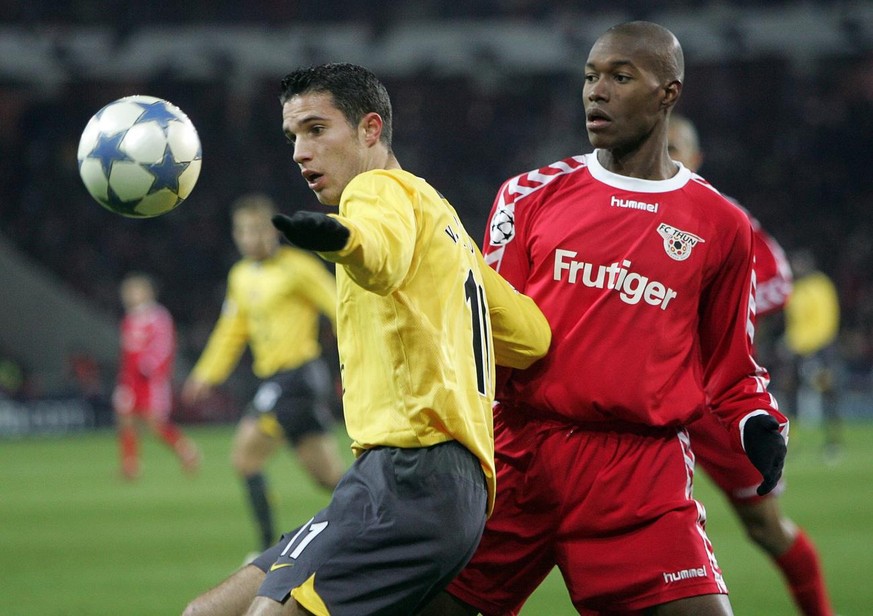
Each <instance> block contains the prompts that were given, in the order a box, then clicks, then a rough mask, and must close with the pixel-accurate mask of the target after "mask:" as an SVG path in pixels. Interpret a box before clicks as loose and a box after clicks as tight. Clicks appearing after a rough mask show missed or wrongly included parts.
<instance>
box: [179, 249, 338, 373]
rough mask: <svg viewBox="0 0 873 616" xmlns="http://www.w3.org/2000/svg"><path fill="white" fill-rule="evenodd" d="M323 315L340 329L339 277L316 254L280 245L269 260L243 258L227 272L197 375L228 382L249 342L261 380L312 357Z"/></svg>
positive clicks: (316, 352) (317, 351) (254, 368)
mask: <svg viewBox="0 0 873 616" xmlns="http://www.w3.org/2000/svg"><path fill="white" fill-rule="evenodd" d="M320 314H324V315H325V316H326V317H327V318H328V319H329V320H330V323H331V326H332V327H334V328H336V281H335V279H334V277H333V275H332V274H331V273H330V272H329V271H328V270H327V268H326V267H325V266H324V263H323V262H321V261H319V259H318V258H316V257H315V256H314V255H312V254H311V253H309V252H304V251H302V250H300V249H297V248H293V247H290V246H279V248H278V249H277V250H276V252H275V253H274V254H273V255H272V256H271V257H269V258H267V259H264V260H261V261H257V260H254V259H242V260H240V261H238V262H237V263H236V264H235V265H234V266H233V267H232V268H231V270H230V272H229V274H228V277H227V293H226V296H225V300H224V304H223V305H222V309H221V315H220V316H219V318H218V322H217V323H216V324H215V328H214V329H213V331H212V333H211V334H210V336H209V341H208V342H207V344H206V348H205V349H204V350H203V353H202V355H201V356H200V359H199V360H198V361H197V364H196V365H195V366H194V369H193V375H194V377H195V378H197V379H199V380H202V381H205V382H207V383H211V384H218V383H222V382H224V381H225V380H226V379H227V377H228V376H229V375H230V373H231V371H232V370H233V369H234V368H235V367H236V365H237V363H238V362H239V359H240V357H241V356H242V354H243V351H245V348H246V345H248V346H249V347H250V348H251V352H252V371H253V372H254V373H255V375H257V376H258V377H260V378H267V377H270V376H272V375H274V374H276V373H277V372H282V371H285V370H292V369H294V368H296V367H298V366H300V365H302V364H304V363H306V362H308V361H311V360H313V359H315V358H316V357H318V356H319V355H320V354H321V345H320V343H319V337H318V327H319V315H320Z"/></svg>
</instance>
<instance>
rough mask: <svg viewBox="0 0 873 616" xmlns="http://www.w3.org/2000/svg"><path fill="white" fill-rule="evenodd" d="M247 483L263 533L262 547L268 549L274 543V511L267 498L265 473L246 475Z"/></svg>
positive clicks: (250, 499)
mask: <svg viewBox="0 0 873 616" xmlns="http://www.w3.org/2000/svg"><path fill="white" fill-rule="evenodd" d="M245 484H246V489H247V490H248V493H249V503H251V506H252V513H253V514H254V516H255V521H256V522H257V524H258V529H259V530H260V533H261V547H262V548H263V549H264V550H266V549H267V548H269V547H270V546H271V545H273V512H272V510H271V509H270V501H269V499H268V498H267V480H266V479H265V478H264V475H263V473H256V474H254V475H249V476H248V477H246V478H245Z"/></svg>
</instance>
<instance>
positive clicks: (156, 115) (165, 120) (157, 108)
mask: <svg viewBox="0 0 873 616" xmlns="http://www.w3.org/2000/svg"><path fill="white" fill-rule="evenodd" d="M137 105H138V106H140V107H142V110H143V111H142V115H140V116H139V117H138V118H137V119H136V121H137V123H142V122H154V123H155V124H157V125H158V126H160V127H161V128H162V129H164V132H165V133H166V132H167V127H168V126H169V125H170V122H173V121H174V120H178V118H177V117H176V116H175V114H173V113H171V112H170V110H169V109H167V106H166V105H165V104H164V103H163V101H155V102H154V103H141V102H138V103H137Z"/></svg>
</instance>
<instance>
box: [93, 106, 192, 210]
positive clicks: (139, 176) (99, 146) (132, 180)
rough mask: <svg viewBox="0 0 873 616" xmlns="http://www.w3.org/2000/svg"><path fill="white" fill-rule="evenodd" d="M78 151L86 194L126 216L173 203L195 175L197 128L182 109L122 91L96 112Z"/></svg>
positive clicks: (186, 192) (187, 191) (169, 207)
mask: <svg viewBox="0 0 873 616" xmlns="http://www.w3.org/2000/svg"><path fill="white" fill-rule="evenodd" d="M77 156H78V159H79V175H80V176H81V177H82V182H84V184H85V188H87V189H88V192H89V193H90V194H91V196H92V197H94V199H96V200H97V202H98V203H99V204H100V205H102V206H103V207H105V208H106V209H107V210H109V211H111V212H115V213H116V214H121V215H122V216H127V217H129V218H152V217H154V216H160V215H161V214H166V213H167V212H169V211H171V210H173V209H175V208H176V206H178V205H179V204H180V203H182V201H184V200H185V199H186V198H187V197H188V195H190V194H191V191H192V190H193V189H194V185H195V184H196V183H197V178H198V176H199V175H200V164H201V149H200V138H199V137H198V135H197V129H195V128H194V124H193V123H192V122H191V120H190V119H188V116H187V115H185V114H184V113H183V112H182V110H181V109H179V108H178V107H176V106H175V105H173V104H172V103H170V102H167V101H165V100H163V99H160V98H155V97H153V96H127V97H125V98H121V99H118V100H117V101H113V102H111V103H109V104H108V105H106V106H105V107H103V109H101V110H100V111H98V112H97V113H95V114H94V116H93V117H92V118H91V120H90V121H89V122H88V124H87V126H85V130H84V131H82V137H81V139H80V140H79V151H78V154H77Z"/></svg>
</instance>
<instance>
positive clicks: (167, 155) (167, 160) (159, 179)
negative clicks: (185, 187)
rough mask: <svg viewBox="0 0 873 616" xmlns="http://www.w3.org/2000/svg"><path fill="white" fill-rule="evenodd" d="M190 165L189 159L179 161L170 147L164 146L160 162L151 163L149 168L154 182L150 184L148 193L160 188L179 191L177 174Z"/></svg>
mask: <svg viewBox="0 0 873 616" xmlns="http://www.w3.org/2000/svg"><path fill="white" fill-rule="evenodd" d="M190 165H191V162H190V161H186V162H179V161H177V160H176V159H175V158H174V157H173V152H172V151H171V150H170V147H169V146H167V147H166V148H164V157H163V158H162V159H161V162H159V163H157V164H155V165H152V166H151V167H150V169H149V171H150V172H151V174H152V175H154V176H155V182H154V184H152V188H151V190H149V194H152V193H155V192H157V191H159V190H161V189H162V188H166V189H168V190H171V191H173V192H174V193H176V194H178V193H179V176H180V175H182V174H183V173H185V169H187V168H188V167H189V166H190Z"/></svg>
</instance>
